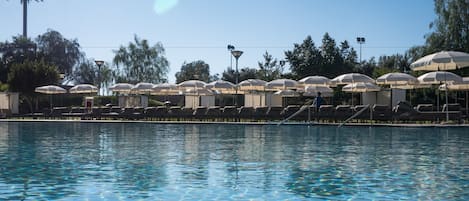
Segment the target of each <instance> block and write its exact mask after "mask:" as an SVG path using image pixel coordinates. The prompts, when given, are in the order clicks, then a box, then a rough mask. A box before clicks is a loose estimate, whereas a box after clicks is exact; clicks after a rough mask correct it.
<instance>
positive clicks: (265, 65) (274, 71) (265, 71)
mask: <svg viewBox="0 0 469 201" xmlns="http://www.w3.org/2000/svg"><path fill="white" fill-rule="evenodd" d="M263 57H264V62H258V64H259V70H258V71H257V73H258V76H257V78H258V79H261V80H265V81H272V80H275V79H279V78H281V77H282V73H283V66H281V65H277V59H274V58H273V57H272V55H270V54H269V53H268V52H267V51H266V52H265V54H264V55H263Z"/></svg>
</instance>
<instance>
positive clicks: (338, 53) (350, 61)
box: [285, 33, 357, 79]
mask: <svg viewBox="0 0 469 201" xmlns="http://www.w3.org/2000/svg"><path fill="white" fill-rule="evenodd" d="M356 55H357V53H356V52H355V50H354V49H353V48H350V46H349V44H348V42H347V41H344V42H342V43H340V47H338V46H337V44H336V42H335V40H334V39H333V38H331V37H330V36H329V34H328V33H325V34H324V37H323V39H322V45H321V47H320V49H318V48H316V47H315V45H314V42H313V40H312V39H311V36H307V37H306V39H305V40H304V41H303V43H302V44H294V48H293V50H289V51H286V52H285V56H286V59H287V61H288V62H289V63H290V69H291V72H292V76H293V78H294V79H301V78H303V77H306V76H310V75H323V76H327V77H336V76H338V75H340V74H343V73H348V72H352V71H353V68H354V66H355V65H356V62H355V61H356V57H357V56H356Z"/></svg>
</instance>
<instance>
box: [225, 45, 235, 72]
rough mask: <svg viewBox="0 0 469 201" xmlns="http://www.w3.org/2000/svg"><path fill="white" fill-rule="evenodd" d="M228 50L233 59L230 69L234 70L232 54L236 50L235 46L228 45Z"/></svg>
mask: <svg viewBox="0 0 469 201" xmlns="http://www.w3.org/2000/svg"><path fill="white" fill-rule="evenodd" d="M226 49H228V51H230V58H231V59H230V68H231V69H233V53H232V52H233V50H234V49H235V46H233V45H228V46H227V47H226Z"/></svg>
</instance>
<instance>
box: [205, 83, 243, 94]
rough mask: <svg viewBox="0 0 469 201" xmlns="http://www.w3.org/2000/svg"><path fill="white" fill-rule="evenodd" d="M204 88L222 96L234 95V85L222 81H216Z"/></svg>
mask: <svg viewBox="0 0 469 201" xmlns="http://www.w3.org/2000/svg"><path fill="white" fill-rule="evenodd" d="M205 88H207V89H210V90H214V91H218V92H220V93H223V94H236V92H237V89H236V85H234V84H233V83H231V82H228V81H224V80H217V81H213V82H210V83H208V84H206V85H205Z"/></svg>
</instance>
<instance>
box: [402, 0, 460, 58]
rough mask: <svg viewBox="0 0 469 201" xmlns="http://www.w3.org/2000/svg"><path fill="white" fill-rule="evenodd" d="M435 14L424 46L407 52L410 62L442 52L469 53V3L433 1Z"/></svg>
mask: <svg viewBox="0 0 469 201" xmlns="http://www.w3.org/2000/svg"><path fill="white" fill-rule="evenodd" d="M435 14H436V16H437V17H436V19H435V20H434V21H433V22H431V23H430V29H431V30H432V32H431V33H429V34H427V35H425V39H426V40H425V44H424V45H422V46H415V47H412V48H410V49H409V50H407V53H408V54H409V57H410V59H411V60H412V61H415V60H417V59H419V58H421V57H423V56H425V55H428V54H431V53H435V52H439V51H442V50H455V51H463V52H469V26H468V24H469V1H467V0H435Z"/></svg>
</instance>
